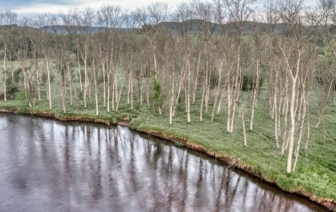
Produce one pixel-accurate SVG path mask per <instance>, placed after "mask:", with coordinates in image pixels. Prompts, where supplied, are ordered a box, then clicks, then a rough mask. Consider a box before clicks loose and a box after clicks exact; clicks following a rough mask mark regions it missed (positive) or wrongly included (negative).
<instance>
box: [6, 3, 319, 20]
mask: <svg viewBox="0 0 336 212" xmlns="http://www.w3.org/2000/svg"><path fill="white" fill-rule="evenodd" d="M154 1H155V0H0V11H1V10H2V11H4V10H12V11H14V12H16V13H17V14H18V15H19V17H23V16H26V17H34V16H37V15H38V14H43V13H52V14H57V13H59V12H61V11H62V12H63V13H66V12H67V11H68V10H69V9H72V8H75V7H76V8H79V9H81V8H85V7H93V8H99V7H100V6H101V5H103V4H112V5H120V6H121V7H122V8H123V9H126V8H129V9H131V10H132V9H135V8H136V7H138V6H142V5H148V4H150V3H152V2H154ZM159 1H161V0H159ZM265 1H266V0H257V1H256V3H255V5H256V6H257V7H259V8H262V7H263V4H264V2H265ZM166 2H168V3H169V5H171V7H174V6H175V5H176V4H178V3H180V2H189V1H188V0H187V1H184V0H169V1H166ZM304 2H305V5H306V6H313V5H314V4H315V2H316V0H305V1H304Z"/></svg>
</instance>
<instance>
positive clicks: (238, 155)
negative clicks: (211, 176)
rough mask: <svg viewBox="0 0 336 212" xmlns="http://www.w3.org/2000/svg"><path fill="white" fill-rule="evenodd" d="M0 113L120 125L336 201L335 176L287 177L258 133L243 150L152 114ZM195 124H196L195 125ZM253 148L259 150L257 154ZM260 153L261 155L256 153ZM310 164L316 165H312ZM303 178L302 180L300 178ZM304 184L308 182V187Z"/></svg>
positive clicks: (209, 129)
mask: <svg viewBox="0 0 336 212" xmlns="http://www.w3.org/2000/svg"><path fill="white" fill-rule="evenodd" d="M0 108H1V106H0ZM0 112H2V113H14V114H22V115H34V116H41V117H47V118H53V119H56V120H60V121H85V122H93V123H102V124H106V125H111V124H120V125H122V126H128V127H129V128H131V129H133V130H135V131H138V132H143V133H147V134H150V135H153V136H156V137H160V138H163V139H166V140H170V141H172V142H174V143H175V144H176V145H177V146H185V147H186V148H189V149H193V150H197V151H200V152H203V153H205V154H207V155H209V156H211V157H214V158H216V159H218V160H220V161H223V162H225V163H227V164H228V165H229V166H233V167H238V168H240V169H242V170H244V171H246V172H248V173H250V174H252V175H254V176H257V177H258V178H261V179H263V180H265V181H267V182H269V183H272V184H275V185H276V186H278V187H279V188H281V189H282V190H285V191H287V192H290V193H296V194H299V195H302V196H305V197H307V198H309V199H310V200H311V201H314V202H316V203H318V204H321V205H323V206H325V207H327V208H329V209H330V210H333V211H336V201H335V199H336V198H333V195H335V196H336V194H335V192H336V191H335V190H334V189H332V188H335V187H333V186H334V185H333V184H335V181H331V180H332V179H330V177H329V175H335V173H330V171H329V172H328V171H327V170H326V169H323V167H322V170H324V173H321V170H318V171H317V172H316V173H314V172H311V173H302V172H303V171H304V167H303V168H302V164H300V166H299V167H300V170H299V171H300V173H299V172H296V173H293V174H291V175H288V174H286V173H285V171H284V170H285V169H283V170H281V168H284V167H285V162H284V161H285V159H284V158H283V157H281V156H280V155H278V154H276V153H275V150H272V148H274V147H271V150H270V149H268V150H266V149H267V147H265V146H264V145H262V143H263V142H261V141H262V140H264V139H265V138H266V139H267V138H268V136H267V135H266V137H265V138H263V137H259V136H260V133H256V134H255V136H257V137H259V139H260V142H259V143H260V144H259V145H256V144H255V140H256V139H253V136H252V135H253V134H252V132H249V135H250V136H249V138H250V139H249V140H250V142H249V145H248V147H243V146H242V144H241V143H242V142H240V141H237V140H235V139H239V137H241V135H239V134H236V135H228V134H227V133H225V132H223V131H224V130H223V131H222V132H220V133H219V132H218V131H217V130H218V128H221V127H222V126H218V125H220V124H219V123H210V122H207V121H204V122H203V123H202V125H201V130H199V127H197V126H195V125H193V124H186V123H185V122H183V121H182V122H179V121H176V122H175V123H174V124H172V125H169V124H168V123H167V122H165V121H164V120H163V118H162V116H158V115H156V114H152V115H148V114H147V115H146V116H141V115H139V114H137V116H136V115H135V114H134V113H125V112H124V113H119V114H118V115H116V114H114V115H113V116H106V115H101V116H98V117H96V116H92V115H90V114H85V113H77V114H76V113H71V114H70V113H69V114H61V113H56V112H54V111H52V110H49V111H42V110H41V109H34V108H19V107H10V108H8V107H7V108H2V109H0ZM198 125H200V124H199V123H198ZM177 130H178V131H177ZM224 136H225V137H224ZM215 137H216V138H218V137H219V138H221V139H220V140H221V142H217V141H216V140H215V139H213V138H215ZM251 142H253V143H251ZM265 148H266V149H265ZM268 148H269V147H268ZM257 149H259V152H258V151H257ZM263 151H264V155H262V154H261V153H260V152H263ZM269 151H271V154H270V155H273V156H272V157H270V155H268V154H266V153H267V152H269ZM253 152H254V154H253ZM253 155H254V156H253ZM260 155H261V156H260ZM308 156H309V154H308ZM307 158H308V159H309V160H310V161H309V162H311V163H312V162H314V161H313V160H311V159H310V158H309V157H306V158H300V159H301V161H302V160H303V163H306V162H307ZM301 163H302V162H301ZM314 165H315V166H316V164H314ZM322 165H323V164H322ZM315 166H314V167H315ZM279 169H280V170H279ZM315 169H316V167H315ZM303 175H304V176H305V177H306V179H305V178H304V177H302V176H303ZM311 177H313V178H315V179H316V178H320V179H321V180H323V181H319V182H317V183H318V184H316V183H315V186H316V185H320V186H316V187H315V190H310V189H311V188H312V187H313V186H314V185H311V184H314V183H313V182H314V181H315V179H309V178H311ZM331 177H332V176H331ZM298 180H300V181H301V182H303V183H302V184H301V185H300V184H298V183H297V182H298ZM305 180H306V181H305ZM304 182H305V183H306V184H305V185H306V186H304V185H303V184H304ZM307 182H310V184H308V186H307ZM293 184H294V185H295V184H296V185H297V186H296V187H294V186H292V185H293ZM322 188H324V189H322ZM328 195H329V196H328Z"/></svg>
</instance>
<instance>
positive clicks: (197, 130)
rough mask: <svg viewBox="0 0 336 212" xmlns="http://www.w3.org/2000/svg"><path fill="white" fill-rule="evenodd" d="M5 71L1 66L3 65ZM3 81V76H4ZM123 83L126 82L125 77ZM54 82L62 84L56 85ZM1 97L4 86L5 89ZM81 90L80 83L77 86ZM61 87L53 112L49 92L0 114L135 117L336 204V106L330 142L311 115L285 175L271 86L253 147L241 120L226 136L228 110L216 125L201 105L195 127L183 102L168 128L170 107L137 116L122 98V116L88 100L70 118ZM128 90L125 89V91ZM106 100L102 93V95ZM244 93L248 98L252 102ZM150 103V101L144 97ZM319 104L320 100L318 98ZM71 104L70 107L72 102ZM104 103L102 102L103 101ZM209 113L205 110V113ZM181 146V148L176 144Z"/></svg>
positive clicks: (331, 111) (195, 109)
mask: <svg viewBox="0 0 336 212" xmlns="http://www.w3.org/2000/svg"><path fill="white" fill-rule="evenodd" d="M0 65H1V63H0ZM0 77H2V73H0ZM120 78H122V76H121V75H120ZM55 81H57V80H56V79H55ZM0 85H1V88H0V92H2V83H0ZM76 85H77V86H78V82H76ZM57 86H58V85H57V83H56V82H54V83H53V89H52V93H53V109H52V110H49V109H48V108H49V104H48V101H47V99H46V96H45V94H46V88H45V87H43V89H42V94H43V95H42V101H41V102H38V101H37V102H36V105H35V106H34V107H28V103H27V101H18V100H9V101H7V102H4V101H3V100H0V108H1V109H7V110H13V109H18V110H17V113H18V114H26V113H43V112H48V113H51V114H54V115H55V116H57V117H60V118H64V119H66V118H67V117H72V116H76V117H81V118H83V119H89V120H92V121H99V120H104V121H105V122H106V123H116V122H117V120H118V119H123V118H125V117H130V118H131V119H132V121H131V123H130V127H131V128H132V129H135V130H141V131H158V132H162V133H164V134H165V135H166V136H170V135H174V136H175V137H178V138H181V139H187V140H188V141H190V142H193V143H195V144H198V145H201V146H203V147H205V148H206V149H207V150H208V151H210V152H216V153H217V154H219V155H222V156H230V157H232V158H234V160H235V161H237V162H239V163H240V164H241V165H248V166H249V167H251V170H252V171H253V172H254V173H256V174H259V175H262V176H263V177H264V178H265V179H267V180H268V181H271V182H274V183H276V184H277V185H278V186H279V187H280V188H282V189H284V190H286V191H289V192H294V191H300V192H302V193H308V194H310V195H311V196H312V197H316V198H317V199H316V200H322V199H324V198H328V199H332V200H334V201H336V157H335V155H336V131H335V126H336V116H335V110H336V107H335V106H331V105H330V106H329V107H327V108H326V111H325V121H326V129H327V134H326V141H325V143H324V142H323V128H322V125H321V126H320V128H319V129H315V128H314V126H315V124H316V122H317V116H316V114H315V113H316V111H314V110H312V114H311V117H310V121H311V135H310V141H309V148H308V149H307V150H304V148H303V146H304V144H305V137H304V139H303V142H302V147H301V152H300V157H299V162H298V165H297V169H296V171H295V172H294V173H292V174H287V173H286V162H287V155H284V156H282V155H281V154H280V150H279V149H277V148H276V143H275V138H274V129H273V128H274V124H273V120H272V119H271V118H269V116H268V112H267V111H266V110H265V108H266V104H267V102H266V92H267V91H266V87H267V86H266V84H264V85H263V87H262V91H261V94H260V100H259V103H258V108H257V110H256V112H255V120H254V129H253V130H252V131H250V130H248V131H247V139H248V145H247V147H245V146H244V142H243V131H242V125H241V120H240V118H239V117H238V115H236V120H235V126H234V133H232V134H229V133H227V132H226V108H225V107H224V108H223V109H222V111H221V113H220V114H219V115H218V116H216V117H215V120H214V122H213V123H211V121H210V120H211V110H212V107H210V108H209V111H208V114H204V115H203V121H202V122H200V121H199V102H196V104H195V105H192V107H191V120H192V122H191V123H187V116H186V113H185V112H184V111H185V108H184V102H181V103H180V105H179V107H178V108H177V111H176V115H175V117H174V119H173V124H171V125H170V124H169V114H168V112H167V111H168V109H167V105H166V106H164V107H165V110H164V114H163V115H159V114H158V113H153V111H152V110H151V109H149V108H148V107H147V106H146V104H145V103H144V104H143V105H139V104H138V103H137V102H135V103H134V104H135V105H134V108H135V109H133V110H131V109H130V106H129V105H128V104H127V102H126V96H125V95H124V96H122V98H121V103H120V106H119V111H118V112H113V111H111V112H107V110H106V108H105V107H103V106H102V105H100V108H99V111H100V113H99V116H96V115H95V102H94V96H93V95H92V98H91V99H88V102H87V105H88V106H87V108H84V107H83V106H80V108H78V109H76V108H75V107H73V106H72V105H70V104H69V103H67V113H66V114H64V113H63V111H62V105H61V101H60V98H61V96H60V92H59V89H58V87H57ZM124 89H126V88H125V86H124ZM100 92H101V94H102V92H103V90H102V89H100ZM246 95H247V94H246V93H245V96H244V98H245V99H247V96H246ZM144 98H145V97H144ZM312 99H313V100H314V99H317V94H314V96H313V98H312ZM66 102H69V100H68V98H67V100H66ZM99 102H100V103H101V102H102V98H101V97H100V100H99ZM204 110H205V108H204ZM249 121H250V109H249V108H247V109H246V112H245V124H246V128H247V129H249ZM176 145H177V146H182V145H183V144H182V143H176Z"/></svg>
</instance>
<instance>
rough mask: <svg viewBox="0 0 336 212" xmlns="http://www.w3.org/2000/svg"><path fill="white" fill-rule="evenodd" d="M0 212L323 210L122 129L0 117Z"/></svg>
mask: <svg viewBox="0 0 336 212" xmlns="http://www.w3.org/2000/svg"><path fill="white" fill-rule="evenodd" d="M0 211H1V212H7V211H10V212H12V211H14V212H15V211H28V212H29V211H34V212H35V211H41V212H42V211H127V212H129V211H234V212H236V211H246V212H250V211H252V212H253V211H267V212H268V211H298V212H305V211H327V210H326V209H325V208H323V207H321V206H319V205H317V204H314V203H312V202H310V201H308V200H307V199H305V198H302V197H300V196H297V195H292V194H288V193H285V192H283V191H281V190H280V189H278V188H276V187H275V186H272V185H269V184H268V183H265V182H263V181H261V180H259V179H256V178H255V177H251V176H249V175H248V174H246V173H244V172H241V171H239V170H236V169H233V168H229V167H227V166H226V165H225V164H222V163H219V162H217V161H216V160H214V159H212V158H209V157H206V156H204V155H202V154H200V153H197V152H195V151H191V150H187V149H185V148H179V147H176V146H174V145H172V144H171V143H170V142H167V141H164V140H161V139H157V138H153V137H150V136H147V135H144V134H139V133H136V132H133V131H131V130H129V129H128V128H127V127H121V126H105V125H97V124H91V123H79V122H59V121H55V120H50V119H44V118H37V117H30V116H18V115H9V114H0Z"/></svg>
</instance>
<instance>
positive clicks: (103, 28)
mask: <svg viewBox="0 0 336 212" xmlns="http://www.w3.org/2000/svg"><path fill="white" fill-rule="evenodd" d="M335 24H336V5H335V1H333V0H319V1H318V3H317V6H316V7H307V6H305V4H304V1H302V0H274V1H267V3H265V5H264V7H263V8H257V7H256V6H255V5H254V1H252V0H239V1H234V0H213V1H201V0H193V1H190V2H185V3H181V4H179V5H177V6H176V7H174V8H172V7H170V6H169V5H168V3H165V2H154V3H151V4H149V5H147V6H143V7H138V8H137V9H135V10H132V11H131V10H125V9H123V8H121V7H120V6H116V5H102V6H101V7H100V9H93V8H85V9H72V10H70V11H69V12H67V13H59V14H44V15H39V16H38V17H35V18H26V17H23V18H18V15H17V14H16V13H14V12H12V11H3V12H1V13H0V58H2V62H1V67H2V73H1V74H0V75H1V81H0V85H1V88H0V97H1V104H0V108H2V109H13V108H16V110H17V109H20V108H21V109H22V108H25V109H22V110H30V111H34V110H35V111H44V112H53V113H57V114H63V115H64V114H69V116H81V115H83V114H88V116H90V117H96V118H102V119H107V120H109V119H112V117H114V118H115V117H117V118H118V117H119V118H125V117H126V118H129V119H131V123H130V126H131V127H132V126H133V128H135V129H136V128H139V129H140V128H142V129H143V131H144V129H147V131H155V130H157V131H162V132H165V133H166V134H167V135H175V136H177V137H181V138H183V139H187V140H192V141H194V142H196V143H198V144H199V145H202V146H204V147H205V148H207V149H209V150H211V151H212V150H213V151H215V152H216V151H217V152H218V154H220V155H230V156H232V158H233V160H231V161H233V162H232V163H238V164H240V166H245V165H246V166H249V167H251V169H252V172H254V173H256V174H258V175H261V176H263V178H266V179H267V180H268V181H270V182H276V183H277V184H278V185H279V186H280V187H282V188H283V189H285V190H288V191H291V192H298V193H301V194H306V193H308V194H313V195H310V197H311V198H312V199H314V200H315V201H322V199H323V200H325V199H326V198H327V199H328V200H331V201H335V200H336V192H335V189H332V188H335V187H333V186H335V182H336V179H335V171H336V166H335V162H336V161H335V159H334V158H335V157H334V156H335V153H336V152H335V145H336V140H335V138H336V134H335V133H334V130H335V126H336V125H335V124H336V119H335V109H336V92H335V91H336V73H335V65H336V63H335V61H336V60H335V59H336V43H335ZM116 114H117V115H116ZM155 120H156V122H155ZM146 121H148V122H147V123H145V122H146ZM174 124H175V125H174ZM188 133H189V135H188ZM207 133H209V134H207ZM190 134H195V135H190ZM196 135H197V136H196ZM190 136H194V137H190ZM204 137H208V138H204ZM230 137H232V138H230ZM207 139H210V141H207ZM216 139H217V140H218V141H217V140H216ZM225 139H228V140H230V142H229V143H226V144H223V142H222V140H225ZM232 139H234V141H233V140H232ZM214 140H216V141H214ZM261 141H262V142H261ZM260 143H267V144H260ZM181 145H183V144H181ZM227 145H228V146H227ZM263 145H264V146H263ZM265 145H266V146H265ZM223 146H225V147H223ZM235 148H237V150H236V149H235ZM266 151H267V152H266ZM247 152H248V153H247ZM300 157H302V161H301V165H299V164H300V162H299V161H300V160H299V158H300ZM265 158H266V159H265ZM263 159H265V161H267V164H266V165H265V164H264V162H263V161H260V160H263ZM258 160H259V161H258ZM270 161H271V162H270ZM273 162H274V165H272V163H273ZM242 164H243V165H242ZM275 164H277V165H275ZM272 166H273V167H272ZM289 173H291V174H289ZM306 178H307V179H306ZM316 181H317V182H316ZM332 182H334V183H333V184H330V183H332ZM317 184H318V185H317ZM328 187H329V188H331V189H327V188H328ZM308 196H309V195H308Z"/></svg>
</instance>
